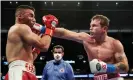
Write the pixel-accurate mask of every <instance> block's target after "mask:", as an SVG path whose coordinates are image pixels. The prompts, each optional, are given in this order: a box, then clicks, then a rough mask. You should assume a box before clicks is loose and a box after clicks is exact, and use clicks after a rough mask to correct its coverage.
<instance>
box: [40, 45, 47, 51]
mask: <svg viewBox="0 0 133 80" xmlns="http://www.w3.org/2000/svg"><path fill="white" fill-rule="evenodd" d="M48 49H49V46H48V45H43V46H41V47H40V51H41V52H47V51H48Z"/></svg>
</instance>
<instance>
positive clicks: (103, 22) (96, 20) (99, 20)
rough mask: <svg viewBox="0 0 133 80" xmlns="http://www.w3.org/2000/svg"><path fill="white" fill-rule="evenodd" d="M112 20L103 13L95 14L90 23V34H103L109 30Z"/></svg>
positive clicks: (94, 35)
mask: <svg viewBox="0 0 133 80" xmlns="http://www.w3.org/2000/svg"><path fill="white" fill-rule="evenodd" d="M109 22H110V20H109V19H108V18H107V17H106V16H103V15H95V16H93V17H92V19H91V23H90V35H91V36H92V37H96V36H101V35H103V34H105V33H106V32H107V30H108V26H109Z"/></svg>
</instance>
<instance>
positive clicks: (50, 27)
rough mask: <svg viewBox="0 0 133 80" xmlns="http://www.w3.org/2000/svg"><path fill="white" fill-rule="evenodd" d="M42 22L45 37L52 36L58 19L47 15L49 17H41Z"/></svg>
mask: <svg viewBox="0 0 133 80" xmlns="http://www.w3.org/2000/svg"><path fill="white" fill-rule="evenodd" d="M42 21H43V24H44V25H45V27H46V30H45V35H50V36H52V35H53V32H54V30H55V27H56V26H57V25H58V19H57V18H56V17H55V16H53V15H51V14H49V15H45V16H43V17H42Z"/></svg>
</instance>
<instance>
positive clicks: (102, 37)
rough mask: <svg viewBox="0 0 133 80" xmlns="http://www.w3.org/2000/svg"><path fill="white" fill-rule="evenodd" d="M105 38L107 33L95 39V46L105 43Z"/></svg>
mask: <svg viewBox="0 0 133 80" xmlns="http://www.w3.org/2000/svg"><path fill="white" fill-rule="evenodd" d="M106 37H107V33H105V34H103V35H101V36H99V37H97V38H95V40H96V43H97V44H101V43H103V42H105V40H106Z"/></svg>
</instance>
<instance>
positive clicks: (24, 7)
mask: <svg viewBox="0 0 133 80" xmlns="http://www.w3.org/2000/svg"><path fill="white" fill-rule="evenodd" d="M24 9H31V10H33V11H34V12H35V8H34V7H32V6H29V5H20V6H18V7H17V8H16V12H15V16H17V15H18V14H19V12H20V11H21V10H24Z"/></svg>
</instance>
